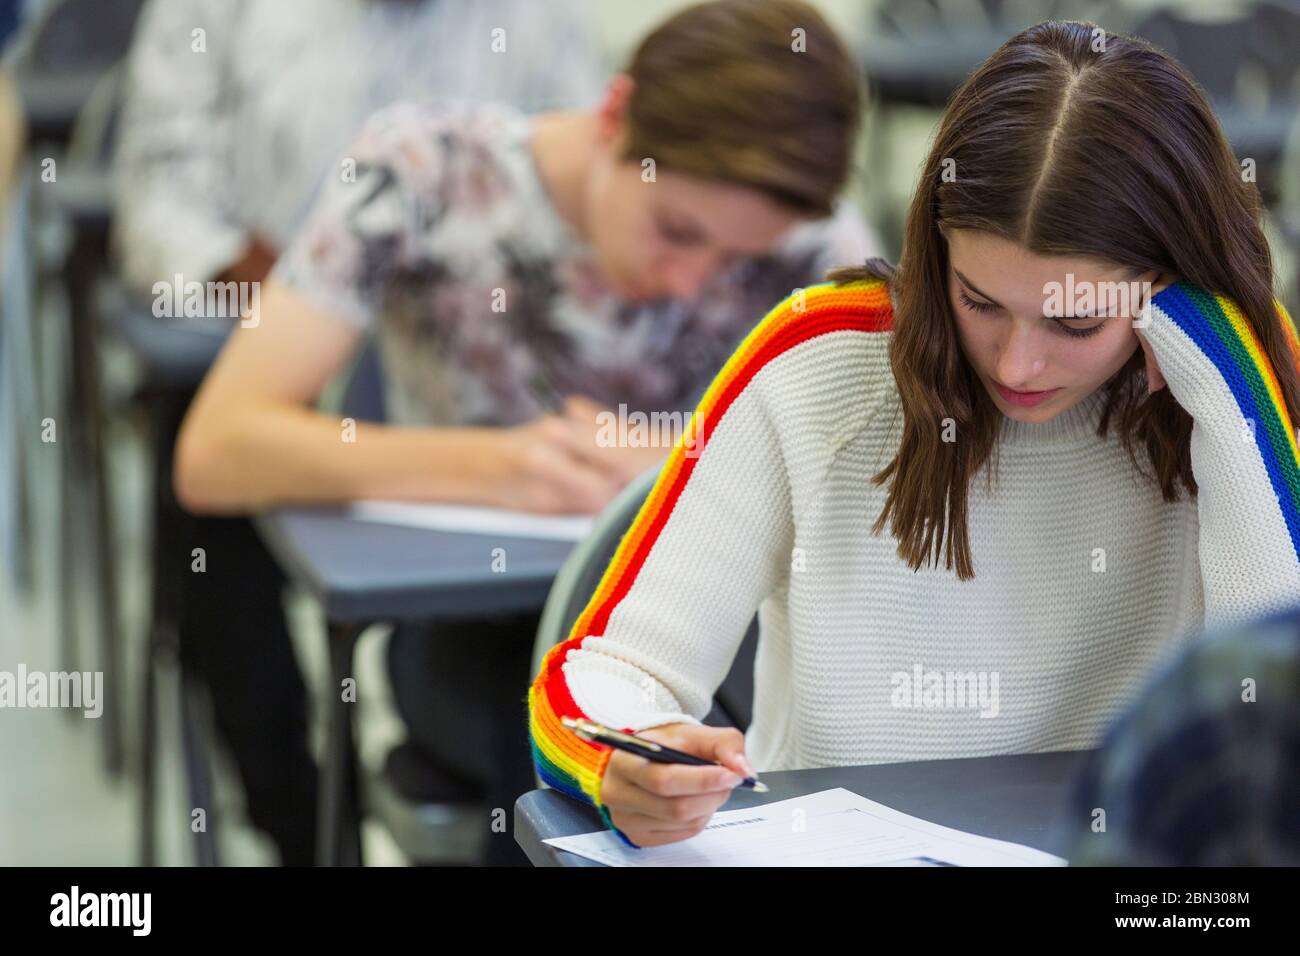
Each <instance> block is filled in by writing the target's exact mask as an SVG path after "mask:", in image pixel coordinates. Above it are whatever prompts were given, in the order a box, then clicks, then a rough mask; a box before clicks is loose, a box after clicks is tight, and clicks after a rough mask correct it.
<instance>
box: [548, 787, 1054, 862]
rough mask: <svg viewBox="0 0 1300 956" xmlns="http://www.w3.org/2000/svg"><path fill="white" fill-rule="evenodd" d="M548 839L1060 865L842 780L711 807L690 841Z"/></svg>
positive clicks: (624, 850)
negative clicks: (904, 809)
mask: <svg viewBox="0 0 1300 956" xmlns="http://www.w3.org/2000/svg"><path fill="white" fill-rule="evenodd" d="M543 842H544V843H546V844H548V845H549V846H553V847H556V848H557V849H560V850H568V851H570V852H572V853H576V854H578V855H579V856H583V857H586V858H587V859H590V860H596V861H597V862H600V863H605V864H608V865H609V866H945V865H947V866H1064V865H1065V863H1066V861H1065V860H1063V859H1062V858H1061V857H1059V856H1053V855H1052V854H1050V853H1044V852H1042V851H1041V850H1035V849H1031V848H1030V847H1027V846H1021V845H1020V844H1018V843H1007V842H1005V841H1003V840H991V839H989V838H988V837H982V836H976V835H975V834H973V833H963V832H962V831H961V830H953V829H950V828H948V827H941V826H939V825H938V824H935V823H929V822H927V821H925V820H920V819H917V818H916V817H911V816H908V815H907V814H905V813H899V812H898V811H897V810H891V809H890V808H889V807H886V806H884V805H882V804H879V803H876V802H875V801H872V800H868V799H867V798H866V797H862V796H859V795H858V794H856V793H853V792H852V791H849V790H845V789H844V788H843V787H836V788H835V789H833V790H823V791H821V792H820V793H811V794H808V795H807V796H802V797H792V798H791V799H789V800H779V801H777V802H776V803H768V804H764V805H763V806H760V807H750V808H748V809H742V810H724V811H722V812H720V813H715V814H714V815H713V819H712V820H711V821H710V822H709V825H708V827H706V828H705V830H704V831H703V832H702V833H699V834H697V835H695V836H693V837H691V838H690V839H689V840H682V841H679V842H677V843H670V844H668V845H666V846H654V847H642V848H641V849H632V848H631V847H629V846H627V845H626V844H624V843H623V842H622V841H621V840H620V839H619V838H618V836H617V835H616V834H614V833H613V832H612V831H610V830H602V831H600V832H598V833H584V834H582V835H580V836H569V837H553V838H551V839H549V840H544V841H543Z"/></svg>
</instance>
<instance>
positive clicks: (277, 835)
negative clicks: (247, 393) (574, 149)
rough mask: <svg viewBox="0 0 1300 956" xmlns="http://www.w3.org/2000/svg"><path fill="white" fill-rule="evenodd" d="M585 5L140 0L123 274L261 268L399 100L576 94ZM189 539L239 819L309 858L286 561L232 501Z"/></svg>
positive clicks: (534, 100) (121, 208)
mask: <svg viewBox="0 0 1300 956" xmlns="http://www.w3.org/2000/svg"><path fill="white" fill-rule="evenodd" d="M584 9H585V8H584V7H583V5H582V4H580V3H579V2H577V0H558V2H557V0H549V2H547V3H545V4H542V3H535V2H531V0H275V2H273V3H267V2H253V0H153V2H150V3H149V4H148V5H147V6H146V8H145V9H144V10H143V11H142V13H141V16H140V22H139V24H138V27H137V33H136V37H135V41H134V44H133V47H132V50H131V53H130V57H129V60H128V64H127V80H126V87H127V90H126V102H125V106H124V109H123V114H122V118H121V131H120V140H119V153H118V156H117V177H118V179H117V181H118V186H117V219H116V236H115V245H116V251H117V254H118V257H119V259H120V263H121V268H122V270H123V272H124V274H125V276H126V277H127V279H128V281H129V283H130V284H131V285H132V286H133V287H134V288H135V289H136V291H138V292H140V293H141V294H143V295H150V294H151V290H152V289H153V286H154V284H155V283H157V282H165V283H168V284H169V285H170V284H172V283H174V282H180V283H188V282H192V281H198V282H207V281H209V280H221V281H227V280H228V281H235V282H248V283H252V282H260V281H261V280H262V279H264V278H265V277H266V273H267V271H268V270H269V268H270V267H271V264H272V263H273V262H274V261H275V258H276V256H278V255H279V253H280V250H281V249H283V248H284V246H285V245H286V244H287V243H288V242H289V240H290V238H291V237H292V236H293V235H294V233H295V232H296V231H297V230H298V229H299V228H300V226H301V225H302V222H303V219H304V217H305V214H306V212H307V211H308V209H309V208H310V206H311V203H312V201H313V197H314V196H315V194H316V192H317V189H318V187H319V185H320V183H321V181H322V179H324V178H326V177H327V175H328V174H331V173H333V172H334V171H336V170H337V169H338V166H337V163H338V156H339V154H340V153H341V151H342V149H343V147H344V146H345V145H346V144H347V142H348V141H349V140H350V139H351V138H352V137H353V136H354V135H355V134H356V131H357V129H358V128H359V127H360V126H361V124H362V123H363V121H364V120H365V118H366V117H367V116H368V115H369V114H371V113H372V112H374V111H375V110H377V109H379V108H380V107H382V106H385V105H387V104H388V103H390V102H392V101H395V100H400V99H405V98H411V97H434V96H473V97H476V98H481V99H484V100H494V99H500V100H503V101H505V102H509V103H513V104H518V105H519V106H520V107H522V108H525V109H537V108H541V107H545V106H554V105H556V104H560V103H565V104H568V103H583V102H589V101H590V100H591V99H592V98H594V97H595V95H596V94H598V93H599V90H600V80H601V79H602V76H603V71H602V69H601V67H600V64H599V60H598V57H597V55H596V46H595V43H594V41H593V38H592V36H591V34H590V31H589V30H588V29H587V26H586V23H585V21H584V19H583V17H582V16H580V13H581V12H582V11H583V10H584ZM494 30H500V31H501V32H499V33H495V34H494V32H493V31H494ZM494 41H496V42H495V43H494ZM502 42H503V43H504V49H502ZM560 54H562V55H560ZM177 277H180V278H179V279H178V278H177ZM188 398H189V396H186V395H182V396H181V397H180V400H179V403H178V405H177V409H176V411H175V415H174V417H175V427H179V419H180V416H181V414H182V413H183V411H184V409H185V406H186V404H187V403H188ZM165 464H166V463H164V465H165ZM169 471H170V469H169V468H168V469H167V470H166V471H163V472H161V473H164V474H166V473H168V472H169ZM187 541H188V542H189V543H188V544H187V546H186V554H188V553H189V548H190V547H202V548H204V549H205V551H206V554H207V557H208V564H207V571H206V573H204V574H190V575H184V576H183V577H184V579H185V581H186V586H187V593H186V594H185V595H183V597H182V600H181V602H180V603H181V606H182V608H183V616H182V619H181V621H180V637H181V648H182V655H183V657H184V659H185V661H186V664H187V666H189V667H191V668H194V669H195V670H196V671H197V672H198V673H199V674H200V675H201V676H203V677H204V678H205V679H206V680H207V682H208V684H209V686H210V687H212V688H213V690H214V693H213V694H212V698H213V702H214V707H215V711H216V719H217V724H218V728H219V730H220V732H221V734H222V736H223V738H224V739H225V741H226V742H227V744H228V745H229V746H230V749H231V751H232V753H233V756H234V758H235V762H236V765H237V767H238V769H239V772H240V776H241V778H242V781H243V784H244V786H245V789H246V791H247V802H248V808H249V813H250V816H251V818H252V822H253V823H254V824H255V825H256V826H257V827H258V828H260V829H262V830H263V831H265V832H267V833H268V834H269V835H270V836H271V837H272V838H273V839H274V840H275V842H276V844H277V846H278V848H279V851H280V855H281V858H282V860H283V861H284V862H286V863H294V864H306V863H310V862H312V860H313V856H314V849H313V847H314V840H315V808H316V796H315V793H316V768H315V766H314V764H313V762H312V759H311V757H310V754H309V752H308V750H307V742H306V713H305V712H306V700H305V691H304V686H303V681H302V678H301V676H300V674H299V671H298V667H297V664H296V661H295V660H294V656H293V650H292V646H291V644H290V640H289V634H288V631H287V629H286V627H285V622H284V618H283V614H282V610H281V605H280V590H281V587H282V584H283V578H282V575H281V574H280V572H279V570H278V569H277V567H276V565H275V563H274V561H273V560H272V559H271V558H270V556H269V555H268V554H267V553H266V551H265V549H264V548H263V546H262V545H261V544H260V542H259V540H258V538H257V536H256V534H255V533H254V532H253V530H252V527H251V525H250V524H249V523H248V522H247V521H246V520H245V519H243V518H238V517H202V518H198V519H195V520H192V521H191V523H190V526H189V531H188V535H187ZM177 560H186V561H188V560H189V559H188V557H185V558H180V557H178V558H177Z"/></svg>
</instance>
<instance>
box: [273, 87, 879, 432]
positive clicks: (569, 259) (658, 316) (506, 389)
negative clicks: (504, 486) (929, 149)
mask: <svg viewBox="0 0 1300 956" xmlns="http://www.w3.org/2000/svg"><path fill="white" fill-rule="evenodd" d="M531 131H532V123H531V120H530V117H528V116H527V115H525V114H523V113H522V112H520V111H518V110H515V109H511V108H509V107H506V106H503V105H501V104H496V105H493V106H483V105H481V104H470V103H452V102H448V101H445V100H439V101H425V102H411V103H403V104H398V105H397V106H395V107H394V108H392V109H389V110H386V111H384V113H383V114H380V115H378V116H376V117H375V118H374V119H373V120H372V122H371V123H370V124H368V125H367V127H366V130H365V131H364V132H363V133H362V135H361V136H360V137H358V139H357V140H356V141H355V142H354V144H353V145H352V147H351V149H352V150H353V151H355V152H356V153H357V154H358V155H359V156H361V157H363V161H362V162H361V163H359V165H358V172H357V175H358V180H357V182H356V183H355V184H350V185H348V186H343V185H341V184H332V188H330V189H327V190H326V191H325V192H324V193H323V194H322V204H321V208H320V209H319V210H318V211H317V213H316V215H314V217H313V220H312V222H311V224H310V225H309V226H308V228H307V229H306V230H305V231H304V233H303V235H302V236H300V237H299V238H298V240H297V241H295V243H294V245H293V246H292V247H291V248H290V249H289V250H288V251H287V252H286V254H285V256H284V257H283V258H282V260H281V262H280V263H279V264H278V265H277V270H276V273H275V276H274V277H275V278H277V279H280V280H283V281H287V282H288V283H289V284H290V285H294V286H296V287H298V288H299V289H301V290H303V291H305V292H307V293H308V295H309V296H310V297H311V298H313V299H314V300H315V301H318V302H320V303H321V304H322V305H323V306H324V307H326V308H331V309H333V310H334V311H336V312H339V313H340V314H342V315H343V316H345V317H349V318H351V319H352V321H353V322H354V323H355V324H357V325H359V326H365V325H369V324H371V323H373V324H374V327H375V329H376V331H377V333H378V341H379V344H380V354H381V357H382V360H383V364H384V371H385V380H386V400H387V411H388V416H389V418H390V420H392V421H394V422H399V423H402V424H408V425H510V424H518V423H522V422H524V421H528V420H530V419H532V418H534V417H535V416H537V415H539V414H541V413H543V412H545V411H546V410H547V408H548V403H549V405H550V406H552V407H553V406H554V404H556V403H557V402H558V400H559V399H560V398H561V397H562V396H564V395H567V394H571V393H581V394H584V395H587V396H589V397H590V398H592V399H595V400H596V401H598V402H601V403H603V404H605V405H606V406H607V407H610V408H613V409H617V406H618V405H619V404H620V403H625V404H626V405H627V406H628V409H627V411H628V412H629V413H630V412H636V411H639V412H643V413H650V412H655V411H660V412H674V413H679V414H678V416H677V419H676V420H674V419H663V418H660V419H659V420H658V428H659V431H655V432H654V434H655V435H656V436H660V437H661V440H662V441H664V442H666V443H668V444H671V443H672V441H671V439H670V438H668V437H663V435H662V433H663V429H664V428H667V429H671V428H673V427H677V428H678V429H679V431H680V429H681V428H684V427H685V421H686V419H687V418H688V417H689V415H690V413H691V411H692V410H693V409H694V407H695V405H696V404H697V402H698V400H699V398H700V395H701V392H702V390H703V388H704V387H705V386H706V385H707V384H708V382H709V381H710V380H711V379H712V378H713V376H714V375H715V374H716V373H717V372H718V370H719V369H720V368H721V367H722V366H723V364H724V363H725V362H726V361H727V359H728V358H729V357H730V355H731V354H732V352H733V351H734V350H735V348H736V347H737V345H739V343H740V341H741V339H742V338H743V336H744V335H745V334H746V333H747V332H748V331H749V330H750V329H751V328H752V327H753V326H754V325H755V324H756V323H757V322H758V320H760V319H761V318H762V317H763V316H764V315H765V314H766V313H767V312H768V311H770V310H771V309H772V308H773V307H774V306H775V305H776V304H777V303H779V302H780V301H781V300H782V299H784V298H786V297H787V296H789V295H790V294H791V293H792V292H793V291H794V290H795V289H796V288H798V287H801V286H807V285H810V284H813V283H816V282H820V281H822V277H823V274H824V272H825V270H826V269H828V268H830V267H831V266H834V265H844V264H852V263H856V262H861V261H862V260H863V258H865V257H866V256H868V255H874V254H877V252H878V249H877V248H876V243H875V239H874V237H873V235H872V234H871V232H870V230H869V229H868V228H867V227H866V225H865V223H864V222H863V221H862V219H861V216H860V215H858V214H857V213H856V212H855V211H853V210H852V209H850V208H849V207H847V206H844V207H842V208H841V209H840V210H839V212H838V213H837V215H836V216H835V217H834V218H832V219H828V220H823V221H821V222H817V223H804V224H801V225H799V226H796V227H795V228H794V229H792V230H791V231H790V233H788V234H787V236H786V237H785V238H784V239H783V241H782V243H781V247H780V249H779V251H778V252H776V253H774V254H770V255H766V256H762V257H759V258H752V259H745V260H741V261H740V262H739V263H737V264H736V265H734V266H732V267H731V268H729V269H728V270H727V271H726V272H725V273H723V274H721V275H719V276H717V277H715V278H714V279H713V280H712V281H710V282H709V283H708V284H706V286H705V288H704V289H703V290H702V291H701V292H700V294H699V295H698V296H697V297H696V298H695V299H694V300H692V301H689V302H687V301H659V302H651V303H644V304H632V303H626V302H624V301H623V300H621V299H620V298H618V297H617V296H616V295H615V294H614V293H613V292H612V291H611V290H610V288H609V287H608V286H607V285H606V284H605V282H604V280H603V278H602V277H601V274H600V272H599V271H598V269H597V266H596V263H595V261H594V259H593V255H592V251H591V249H590V247H588V246H587V245H586V243H585V242H584V241H583V240H582V239H581V238H580V237H579V236H578V235H577V234H576V233H575V232H574V231H573V229H572V228H571V227H570V226H569V224H568V223H567V222H566V221H565V220H564V219H563V218H562V217H561V216H560V215H559V213H558V212H557V211H556V209H555V207H554V205H553V204H552V202H551V201H550V199H549V197H548V195H547V193H546V189H545V186H544V184H543V182H542V180H541V178H540V176H539V174H538V171H537V167H536V165H535V161H534V158H533V154H532V150H531V147H530V138H531ZM636 427H640V428H641V431H640V432H639V433H634V432H633V431H631V430H630V429H633V428H636ZM654 427H656V426H655V425H654V423H646V424H640V425H639V424H638V423H637V422H634V421H631V420H629V421H628V423H627V428H628V429H629V430H628V431H627V433H626V434H625V435H624V436H622V437H621V438H615V440H619V441H623V440H626V441H628V442H630V443H634V442H638V441H641V440H642V439H643V438H649V437H650V430H651V429H653V428H654ZM669 434H670V435H671V432H669ZM612 437H613V436H612ZM673 437H675V436H673Z"/></svg>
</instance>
